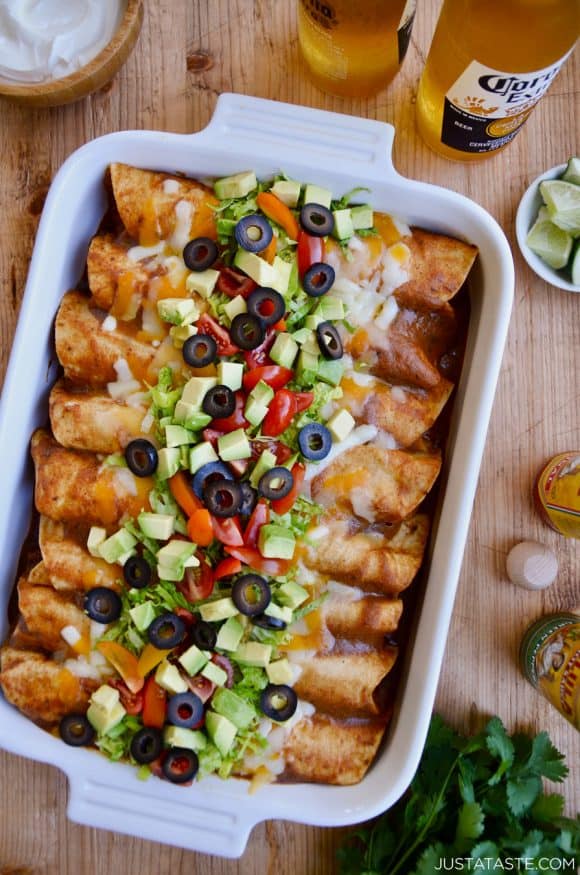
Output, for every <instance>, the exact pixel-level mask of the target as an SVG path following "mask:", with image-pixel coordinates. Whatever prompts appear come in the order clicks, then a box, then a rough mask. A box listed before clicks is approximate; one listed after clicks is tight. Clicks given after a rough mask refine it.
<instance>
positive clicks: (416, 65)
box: [0, 0, 580, 875]
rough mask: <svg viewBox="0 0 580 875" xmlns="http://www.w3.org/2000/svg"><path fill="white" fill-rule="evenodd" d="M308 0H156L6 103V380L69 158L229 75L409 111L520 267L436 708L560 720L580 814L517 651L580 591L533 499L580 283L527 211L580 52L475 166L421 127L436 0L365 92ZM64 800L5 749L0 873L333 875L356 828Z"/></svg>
mask: <svg viewBox="0 0 580 875" xmlns="http://www.w3.org/2000/svg"><path fill="white" fill-rule="evenodd" d="M295 5H296V4H295V2H294V0H156V2H149V3H146V11H145V21H144V25H143V30H142V33H141V36H140V39H139V41H138V43H137V46H136V49H135V51H134V53H133V54H132V56H131V57H130V59H129V61H128V62H127V64H126V66H125V67H124V69H123V70H122V71H121V72H120V74H118V76H117V77H116V78H115V80H114V81H113V82H112V83H111V84H110V85H109V86H108V87H107V88H105V89H104V90H103V91H101V92H99V93H97V94H94V95H93V96H91V97H89V98H88V99H86V100H84V101H82V102H80V103H77V104H75V105H72V106H68V107H64V108H58V109H51V110H26V109H23V108H19V107H16V106H13V105H10V104H9V103H6V102H2V103H1V105H0V155H1V158H0V207H1V214H0V342H1V347H0V378H1V377H3V374H4V372H5V369H6V364H7V361H8V356H9V351H10V345H11V341H12V337H13V333H14V328H15V325H16V321H17V318H18V310H19V304H20V300H21V295H22V292H23V289H24V284H25V280H26V273H27V268H28V261H29V257H30V253H31V250H32V246H33V241H34V234H35V230H36V226H37V222H38V218H39V214H40V212H41V209H42V205H43V200H44V197H45V194H46V191H47V188H48V186H49V184H50V180H51V178H52V176H53V174H54V173H55V172H56V170H57V169H58V167H59V166H60V165H61V163H62V162H63V161H64V159H65V158H66V157H67V156H68V155H69V154H70V153H71V152H73V151H74V150H75V149H76V148H78V147H79V146H80V145H82V144H83V143H84V142H86V141H87V140H90V139H92V138H94V137H97V136H100V135H102V134H105V133H108V132H110V131H116V130H122V129H127V128H152V129H158V130H168V131H177V132H191V131H196V130H199V129H200V128H202V127H203V126H205V125H206V124H207V122H208V121H209V119H210V117H211V115H212V112H213V109H214V106H215V102H216V99H217V97H218V95H219V94H220V93H221V92H223V91H236V92H239V93H242V94H251V95H255V96H259V97H267V98H274V99H278V100H284V101H288V102H290V103H297V104H304V105H306V106H313V107H318V108H321V109H331V110H335V111H339V112H346V113H351V114H354V115H360V116H366V117H368V118H373V119H379V120H382V121H388V122H391V123H392V124H394V125H395V128H396V132H397V134H396V139H395V146H394V163H395V166H396V168H397V169H398V170H399V172H400V173H402V174H403V175H405V176H409V177H413V178H416V179H420V180H425V181H428V182H433V183H437V184H439V185H443V186H447V187H449V188H451V189H453V190H455V191H458V192H461V193H463V194H465V195H467V196H469V197H471V198H473V199H474V200H475V201H477V202H478V203H480V204H481V205H482V206H483V207H485V208H486V209H487V210H488V211H489V212H490V213H491V214H492V215H493V216H494V217H495V218H496V219H497V221H498V222H499V223H500V225H501V226H502V227H503V229H504V230H505V232H506V234H507V236H508V239H509V241H510V244H511V245H512V249H513V253H514V260H515V266H516V292H515V304H514V312H513V316H512V321H511V326H510V331H509V337H508V342H507V347H506V351H505V355H504V359H503V366H502V370H501V375H500V379H499V385H498V390H497V395H496V400H495V406H494V410H493V415H492V420H491V425H490V429H489V434H488V438H487V444H486V450H485V455H484V459H483V465H482V469H481V477H480V482H479V489H478V492H477V496H476V500H475V506H474V511H473V518H472V522H471V529H470V535H469V540H468V544H467V550H466V553H465V560H464V563H463V569H462V573H461V579H460V585H459V590H458V594H457V600H456V604H455V612H454V617H453V622H452V626H451V632H450V636H449V639H448V644H447V650H446V656H445V661H444V665H443V671H442V675H441V681H440V685H439V692H438V697H437V709H438V710H439V711H440V713H442V714H443V715H444V716H445V717H446V718H448V719H449V720H450V721H452V722H453V723H454V724H455V725H456V726H457V727H458V728H460V729H463V730H465V731H467V730H471V729H474V728H475V727H478V726H479V725H480V724H481V723H482V721H483V720H484V719H485V716H486V715H491V714H499V715H500V716H501V718H502V719H503V721H504V722H505V723H506V725H507V726H508V727H509V728H510V729H511V730H513V729H515V728H516V727H517V728H519V729H526V730H530V731H539V730H540V729H547V730H548V731H549V732H550V734H551V736H552V738H553V740H554V741H555V743H556V744H557V746H558V747H559V748H560V749H561V750H562V751H563V752H564V753H565V754H566V757H567V759H568V762H569V764H570V766H572V770H571V775H570V778H569V779H568V781H567V783H566V791H565V792H566V799H567V810H568V813H575V812H576V811H578V810H579V808H580V805H579V804H578V803H579V802H580V786H579V785H580V771H579V768H578V766H579V765H580V735H579V734H578V733H577V732H576V731H575V730H574V729H573V728H572V727H571V726H569V725H568V724H567V723H566V722H565V721H564V719H563V718H562V717H561V716H560V715H559V714H558V712H557V711H556V710H555V709H554V708H552V707H551V706H550V705H548V704H547V703H546V702H545V701H544V700H543V699H542V698H541V697H540V695H539V694H538V693H536V692H535V691H534V690H533V688H532V687H531V686H530V685H529V684H528V683H527V682H526V681H525V680H524V679H523V678H522V676H521V675H520V672H519V670H518V667H517V661H516V654H517V646H518V642H519V640H520V638H521V635H522V633H523V631H524V629H525V628H526V626H527V625H528V624H529V623H530V622H531V621H532V620H534V619H535V618H537V617H539V616H541V615H542V614H543V613H547V612H551V611H554V610H558V609H561V608H571V607H572V606H573V605H574V604H576V605H578V604H580V592H579V577H580V542H579V541H573V540H567V539H565V538H563V537H561V536H559V535H558V534H556V533H555V532H553V531H552V530H550V529H549V528H547V527H546V526H545V525H543V523H542V522H541V521H540V520H539V518H538V516H537V515H536V513H535V512H534V509H533V507H532V503H531V500H530V487H531V484H532V481H533V478H534V474H535V472H536V471H537V470H538V467H539V466H540V465H541V463H542V462H543V461H544V459H546V458H547V457H549V456H550V455H552V454H554V453H556V452H561V451H564V450H568V449H577V448H578V447H579V446H580V418H579V416H578V408H579V399H580V367H579V365H580V295H579V296H575V295H573V294H567V293H565V292H562V291H559V290H558V289H555V288H552V287H549V286H548V285H546V284H545V283H544V282H542V281H541V280H539V279H537V278H536V277H535V276H534V275H533V274H532V273H531V271H530V270H529V269H528V268H527V266H526V265H525V263H524V261H523V260H522V258H521V257H520V255H519V252H518V250H517V247H516V243H515V237H514V216H515V212H516V207H517V204H518V201H519V198H520V196H521V195H522V193H523V191H524V190H525V189H526V188H527V186H528V184H529V182H530V181H531V180H532V179H533V178H534V177H535V176H536V175H537V174H539V173H540V172H542V171H543V170H545V169H547V168H549V167H552V166H553V165H556V164H559V163H561V162H563V161H565V160H566V159H567V158H568V157H569V156H570V155H572V154H579V153H580V137H579V130H578V124H579V118H580V113H579V112H578V109H579V106H580V102H579V92H580V76H579V72H580V70H579V66H580V65H579V63H578V53H576V55H575V56H573V57H572V58H571V59H570V60H569V61H568V62H567V64H566V65H565V67H564V69H563V71H562V72H561V74H560V76H559V78H558V79H557V80H556V82H555V83H554V85H553V86H552V88H551V90H550V92H549V94H548V96H547V97H545V98H544V100H543V101H542V102H541V104H540V105H539V106H538V108H537V109H536V110H535V112H534V114H533V116H532V118H531V120H530V121H529V122H528V124H527V126H526V127H525V128H524V129H523V131H522V132H521V133H520V135H519V136H518V137H517V138H516V140H515V141H514V142H513V143H512V144H511V145H510V146H509V147H508V149H507V150H505V151H504V152H503V153H501V154H499V155H496V156H494V157H493V158H491V159H488V160H485V161H482V162H479V163H476V164H473V165H461V164H458V163H454V162H448V161H445V160H443V159H442V158H439V157H437V156H436V155H435V154H433V153H431V152H430V151H429V150H428V149H427V148H426V147H425V146H424V145H423V143H422V141H421V140H420V138H419V136H418V134H417V132H416V130H415V126H414V109H415V107H414V104H415V94H416V89H417V83H418V78H419V74H420V71H421V69H422V66H423V63H424V60H425V56H426V53H427V49H428V46H429V42H430V39H431V35H432V33H433V29H434V26H435V20H436V16H437V13H438V9H439V6H440V3H439V2H438V0H423V2H421V3H419V12H418V16H417V21H416V24H415V29H414V33H413V37H412V41H411V45H410V48H409V53H408V56H407V59H406V61H405V65H404V68H403V70H402V72H401V73H400V74H399V76H398V77H397V79H396V80H395V81H394V83H393V84H392V85H391V87H390V88H389V89H388V90H386V91H383V92H382V93H381V94H379V95H378V96H377V97H376V98H373V99H368V100H367V99H365V100H354V99H352V100H346V99H345V100H343V99H340V98H335V97H331V96H328V95H326V94H324V93H322V92H321V91H319V90H318V89H316V88H315V87H314V86H313V85H311V84H310V83H309V81H308V79H307V76H306V74H305V71H304V68H303V66H302V63H301V60H300V58H299V53H298V44H297V36H296V19H295V16H296V10H295ZM574 107H575V112H574ZM0 480H1V477H0ZM523 539H537V540H539V541H541V542H543V543H545V544H547V545H548V546H550V547H551V548H552V549H553V550H554V551H555V552H556V554H557V556H558V559H559V563H560V571H559V575H558V579H557V581H556V583H555V585H553V586H552V587H551V588H550V589H548V590H547V591H545V592H544V593H529V592H526V591H525V590H521V589H518V588H516V587H515V586H513V585H512V584H510V583H509V582H508V581H507V580H506V577H505V558H506V553H507V551H508V550H509V548H510V547H511V546H512V545H513V544H514V543H516V542H517V541H520V540H523ZM3 583H4V582H3ZM66 801H67V785H66V780H65V778H64V777H63V776H62V775H61V774H60V773H59V772H58V771H57V770H56V769H54V768H51V767H49V766H45V765H40V764H36V763H33V762H31V761H28V760H25V759H22V758H20V757H16V756H12V755H7V754H0V875H9V873H10V875H32V873H34V875H109V873H114V875H137V873H140V875H181V873H192V872H195V873H196V875H208V873H220V875H221V873H224V875H225V873H227V875H231V873H238V872H239V873H244V875H254V873H256V875H265V873H272V875H274V873H275V875H284V873H288V875H290V873H291V875H327V873H331V872H335V871H336V864H335V850H336V847H337V846H338V844H339V843H340V841H341V839H342V837H343V835H344V833H345V830H331V829H316V828H313V827H305V826H300V825H294V824H289V823H283V822H271V823H267V824H261V825H260V826H258V827H257V828H256V829H255V830H254V832H253V834H252V836H251V838H250V841H249V844H248V848H247V850H246V853H245V855H244V857H243V858H242V859H241V860H240V861H230V860H223V859H220V858H213V857H208V856H204V855H201V854H194V853H191V852H188V851H182V850H180V849H176V848H171V847H166V846H163V845H160V844H154V843H152V842H147V841H141V840H137V839H132V838H128V837H125V836H121V835H115V834H113V833H107V832H104V831H97V830H94V829H89V828H85V827H81V826H77V825H76V824H73V823H70V822H68V821H67V819H66V816H65V809H66Z"/></svg>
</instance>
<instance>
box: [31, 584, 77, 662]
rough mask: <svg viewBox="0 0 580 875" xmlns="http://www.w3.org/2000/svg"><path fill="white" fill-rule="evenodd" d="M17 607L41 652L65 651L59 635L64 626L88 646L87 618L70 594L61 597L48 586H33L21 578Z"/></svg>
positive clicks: (64, 644) (63, 641) (62, 640)
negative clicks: (74, 632) (70, 627)
mask: <svg viewBox="0 0 580 875" xmlns="http://www.w3.org/2000/svg"><path fill="white" fill-rule="evenodd" d="M47 582H48V581H47ZM18 606H19V608H20V615H21V619H22V620H23V621H24V623H25V625H26V631H27V632H28V634H29V635H30V636H31V638H34V639H35V641H36V645H37V646H38V647H41V648H42V649H43V650H47V651H49V652H55V651H58V650H62V649H63V648H65V647H66V643H65V640H64V639H63V637H62V635H61V631H62V630H63V629H64V628H65V627H66V626H73V627H74V628H75V629H76V630H77V631H78V633H79V635H80V637H81V639H84V640H85V641H86V643H87V646H88V643H89V634H90V621H89V618H88V617H87V615H86V614H85V613H84V612H83V611H82V610H81V609H80V607H79V606H78V605H77V604H76V603H75V600H74V599H73V598H71V596H70V594H67V595H63V594H61V593H58V592H56V591H55V590H54V589H53V588H52V586H50V585H45V586H42V585H38V584H36V585H35V584H32V583H31V582H30V579H27V578H25V577H21V578H20V580H19V581H18Z"/></svg>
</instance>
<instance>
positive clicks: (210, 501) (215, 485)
mask: <svg viewBox="0 0 580 875" xmlns="http://www.w3.org/2000/svg"><path fill="white" fill-rule="evenodd" d="M203 501H204V502H205V504H206V506H207V509H208V510H209V512H210V513H213V514H214V516H219V517H228V516H235V515H236V514H237V513H238V512H239V510H240V505H241V503H242V490H241V488H240V484H239V483H237V482H236V481H235V480H225V479H223V478H220V479H219V480H210V481H209V482H208V483H206V485H205V486H204V489H203Z"/></svg>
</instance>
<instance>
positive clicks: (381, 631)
mask: <svg viewBox="0 0 580 875" xmlns="http://www.w3.org/2000/svg"><path fill="white" fill-rule="evenodd" d="M402 612H403V602H402V601H401V600H400V599H387V598H381V597H380V596H364V597H363V598H360V599H340V598H336V597H334V596H332V597H331V598H329V599H327V600H326V602H325V603H324V606H323V614H324V621H325V623H326V625H327V627H328V629H329V630H330V632H331V633H332V634H333V635H334V637H335V638H347V639H350V640H351V641H366V642H367V643H369V644H373V645H374V646H376V647H379V646H380V643H381V640H382V639H383V638H384V636H385V635H388V634H389V633H390V632H394V631H395V630H396V628H397V626H398V625H399V620H400V619H401V614H402Z"/></svg>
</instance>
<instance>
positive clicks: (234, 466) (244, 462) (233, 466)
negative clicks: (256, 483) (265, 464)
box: [226, 459, 250, 477]
mask: <svg viewBox="0 0 580 875" xmlns="http://www.w3.org/2000/svg"><path fill="white" fill-rule="evenodd" d="M226 464H227V466H228V468H229V469H230V471H232V473H233V474H235V475H236V477H243V476H244V474H245V473H246V471H247V470H248V468H249V467H250V462H249V460H248V459H233V460H232V461H231V462H227V463H226Z"/></svg>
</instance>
